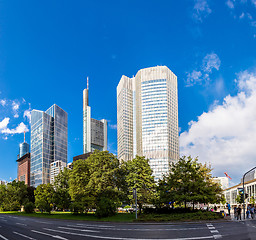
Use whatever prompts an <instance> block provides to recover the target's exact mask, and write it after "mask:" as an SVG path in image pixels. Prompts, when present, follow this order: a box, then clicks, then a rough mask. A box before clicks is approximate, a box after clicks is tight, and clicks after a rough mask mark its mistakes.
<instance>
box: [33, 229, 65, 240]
mask: <svg viewBox="0 0 256 240" xmlns="http://www.w3.org/2000/svg"><path fill="white" fill-rule="evenodd" d="M31 232H35V233H39V234H43V235H46V236H50V237H53V238H58V239H62V240H68V239H67V238H64V237H61V236H58V235H51V234H49V233H44V232H39V231H36V230H31Z"/></svg>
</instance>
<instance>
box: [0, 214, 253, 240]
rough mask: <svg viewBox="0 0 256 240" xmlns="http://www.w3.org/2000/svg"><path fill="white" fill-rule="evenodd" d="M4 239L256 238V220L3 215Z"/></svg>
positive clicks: (0, 225) (0, 228)
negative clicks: (91, 219)
mask: <svg viewBox="0 0 256 240" xmlns="http://www.w3.org/2000/svg"><path fill="white" fill-rule="evenodd" d="M0 239H4V240H17V239H21V240H23V239H24V240H25V239H30V240H35V239H38V240H39V239H46V240H47V239H61V240H68V239H70V240H71V239H113V240H138V239H147V240H150V239H170V240H174V239H176V240H193V239H232V240H236V239H237V240H242V239H256V221H255V220H249V221H219V222H218V221H212V222H210V221H209V222H204V223H161V224H159V223H105V222H83V221H70V220H53V219H46V218H32V217H23V216H22V217H21V216H14V215H6V214H0Z"/></svg>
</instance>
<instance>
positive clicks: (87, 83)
mask: <svg viewBox="0 0 256 240" xmlns="http://www.w3.org/2000/svg"><path fill="white" fill-rule="evenodd" d="M87 90H89V77H87Z"/></svg>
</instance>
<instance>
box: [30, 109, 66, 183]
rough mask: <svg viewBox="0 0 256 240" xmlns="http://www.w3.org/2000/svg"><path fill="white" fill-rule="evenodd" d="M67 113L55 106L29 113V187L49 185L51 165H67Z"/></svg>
mask: <svg viewBox="0 0 256 240" xmlns="http://www.w3.org/2000/svg"><path fill="white" fill-rule="evenodd" d="M67 118H68V115H67V113H66V112H65V111H64V110H63V109H61V108H60V107H59V106H57V105H56V104H54V105H52V106H51V107H50V108H49V109H48V110H47V111H45V112H43V111H39V110H33V111H32V112H31V139H30V140H31V171H30V179H31V180H30V183H31V186H34V187H37V186H38V185H40V184H45V183H50V178H51V176H50V166H51V163H53V162H56V161H61V162H62V163H63V165H66V164H67V148H68V146H67V136H68V131H67V123H68V119H67Z"/></svg>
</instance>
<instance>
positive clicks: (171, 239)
mask: <svg viewBox="0 0 256 240" xmlns="http://www.w3.org/2000/svg"><path fill="white" fill-rule="evenodd" d="M44 230H48V231H52V232H58V233H64V234H70V235H76V236H83V237H91V238H102V239H112V240H155V238H152V239H151V238H147V239H145V238H122V237H105V236H97V235H89V234H82V233H72V232H65V231H60V230H55V229H51V228H44ZM212 238H214V236H206V237H191V238H169V239H167V238H164V239H160V238H158V240H199V239H212Z"/></svg>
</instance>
